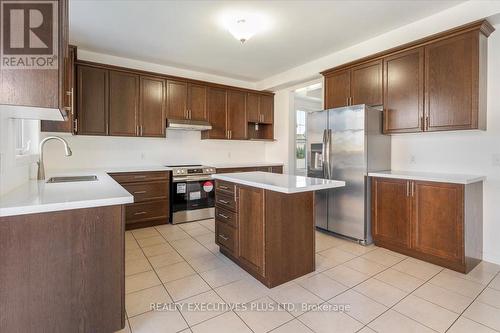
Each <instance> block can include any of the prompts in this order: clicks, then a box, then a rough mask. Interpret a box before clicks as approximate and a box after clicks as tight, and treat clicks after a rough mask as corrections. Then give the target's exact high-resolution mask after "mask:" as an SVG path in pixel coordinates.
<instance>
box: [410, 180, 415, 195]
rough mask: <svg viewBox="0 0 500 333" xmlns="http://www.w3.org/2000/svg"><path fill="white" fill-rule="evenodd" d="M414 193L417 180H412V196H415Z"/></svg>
mask: <svg viewBox="0 0 500 333" xmlns="http://www.w3.org/2000/svg"><path fill="white" fill-rule="evenodd" d="M414 194H415V182H414V181H412V182H411V196H412V197H413V196H414Z"/></svg>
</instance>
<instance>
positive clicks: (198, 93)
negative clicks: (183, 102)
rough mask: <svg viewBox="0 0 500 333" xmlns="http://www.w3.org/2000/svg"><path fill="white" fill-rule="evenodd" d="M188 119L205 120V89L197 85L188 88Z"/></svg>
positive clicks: (190, 85)
mask: <svg viewBox="0 0 500 333" xmlns="http://www.w3.org/2000/svg"><path fill="white" fill-rule="evenodd" d="M188 109H189V115H188V116H189V119H192V120H207V87H206V86H202V85H197V84H191V83H190V84H189V86H188Z"/></svg>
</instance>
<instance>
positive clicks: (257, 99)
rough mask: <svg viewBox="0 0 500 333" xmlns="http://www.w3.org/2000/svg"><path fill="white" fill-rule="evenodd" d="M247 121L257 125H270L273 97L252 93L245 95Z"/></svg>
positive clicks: (272, 114) (272, 117)
mask: <svg viewBox="0 0 500 333" xmlns="http://www.w3.org/2000/svg"><path fill="white" fill-rule="evenodd" d="M246 108H247V121H248V122H251V123H259V124H272V123H273V121H274V98H273V96H268V95H260V94H254V93H248V94H247V101H246Z"/></svg>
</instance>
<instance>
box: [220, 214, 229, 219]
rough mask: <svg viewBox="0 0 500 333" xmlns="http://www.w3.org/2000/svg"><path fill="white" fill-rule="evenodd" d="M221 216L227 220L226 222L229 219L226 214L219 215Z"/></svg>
mask: <svg viewBox="0 0 500 333" xmlns="http://www.w3.org/2000/svg"><path fill="white" fill-rule="evenodd" d="M219 216H220V217H222V218H224V219H226V220H227V219H228V218H229V217H228V216H226V215H224V214H219Z"/></svg>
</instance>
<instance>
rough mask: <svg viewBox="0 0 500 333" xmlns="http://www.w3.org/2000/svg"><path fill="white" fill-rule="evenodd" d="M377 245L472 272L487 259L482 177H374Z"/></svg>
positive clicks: (373, 193)
mask: <svg viewBox="0 0 500 333" xmlns="http://www.w3.org/2000/svg"><path fill="white" fill-rule="evenodd" d="M371 190H372V236H373V239H374V241H375V244H376V245H378V246H381V247H386V248H388V249H391V250H393V251H397V252H401V253H403V254H406V255H409V256H413V257H416V258H419V259H422V260H426V261H429V262H432V263H435V264H438V265H441V266H445V267H448V268H450V269H453V270H456V271H459V272H462V273H467V272H469V271H470V270H471V269H472V268H474V266H475V265H477V264H478V263H479V262H480V261H481V259H482V230H483V227H482V182H478V183H472V184H467V185H463V184H451V183H440V182H429V181H416V180H406V179H388V178H373V179H372V188H371Z"/></svg>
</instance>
